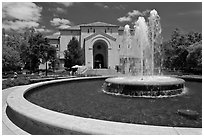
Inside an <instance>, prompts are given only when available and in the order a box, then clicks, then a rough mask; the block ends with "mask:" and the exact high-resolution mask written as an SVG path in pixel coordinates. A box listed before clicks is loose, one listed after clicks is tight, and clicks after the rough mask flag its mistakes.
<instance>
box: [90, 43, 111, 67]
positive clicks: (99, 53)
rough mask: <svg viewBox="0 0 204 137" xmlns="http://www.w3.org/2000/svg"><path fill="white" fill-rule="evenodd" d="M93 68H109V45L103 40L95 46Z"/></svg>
mask: <svg viewBox="0 0 204 137" xmlns="http://www.w3.org/2000/svg"><path fill="white" fill-rule="evenodd" d="M93 68H94V69H99V68H108V45H107V44H106V42H105V41H103V40H98V41H96V42H95V43H94V45H93Z"/></svg>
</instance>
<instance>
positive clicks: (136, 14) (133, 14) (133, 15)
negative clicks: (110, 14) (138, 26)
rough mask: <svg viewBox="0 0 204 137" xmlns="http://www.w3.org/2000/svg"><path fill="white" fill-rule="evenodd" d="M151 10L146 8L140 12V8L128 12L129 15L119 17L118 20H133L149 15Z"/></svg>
mask: <svg viewBox="0 0 204 137" xmlns="http://www.w3.org/2000/svg"><path fill="white" fill-rule="evenodd" d="M149 12H150V10H145V11H143V12H140V11H139V10H133V11H131V12H128V13H127V16H123V17H119V18H118V19H117V20H118V21H119V22H131V21H132V20H134V19H136V18H137V17H139V16H147V15H149Z"/></svg>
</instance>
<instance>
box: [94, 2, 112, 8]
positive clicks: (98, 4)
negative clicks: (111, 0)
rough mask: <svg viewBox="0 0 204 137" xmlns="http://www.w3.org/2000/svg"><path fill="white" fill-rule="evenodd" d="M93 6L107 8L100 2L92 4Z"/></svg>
mask: <svg viewBox="0 0 204 137" xmlns="http://www.w3.org/2000/svg"><path fill="white" fill-rule="evenodd" d="M94 5H95V6H98V7H100V8H106V9H107V8H109V7H108V5H105V4H104V3H100V2H97V3H94Z"/></svg>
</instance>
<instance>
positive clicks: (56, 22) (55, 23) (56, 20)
mask: <svg viewBox="0 0 204 137" xmlns="http://www.w3.org/2000/svg"><path fill="white" fill-rule="evenodd" d="M50 22H51V25H52V26H60V25H67V24H71V22H70V21H69V20H67V19H60V18H53V20H51V21H50Z"/></svg>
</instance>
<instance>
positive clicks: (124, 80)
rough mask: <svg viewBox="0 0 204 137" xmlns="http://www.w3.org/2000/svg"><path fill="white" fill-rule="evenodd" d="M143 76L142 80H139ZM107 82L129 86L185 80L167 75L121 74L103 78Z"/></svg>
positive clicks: (161, 84)
mask: <svg viewBox="0 0 204 137" xmlns="http://www.w3.org/2000/svg"><path fill="white" fill-rule="evenodd" d="M142 78H143V80H141V79H142ZM147 78H151V80H145V79H147ZM152 78H155V79H156V78H163V79H161V80H157V81H156V80H155V79H152ZM105 81H106V82H107V83H111V84H118V85H131V86H156V85H157V86H168V85H178V84H184V83H185V80H183V79H181V78H175V77H167V76H122V77H111V78H107V79H106V80H105Z"/></svg>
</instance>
